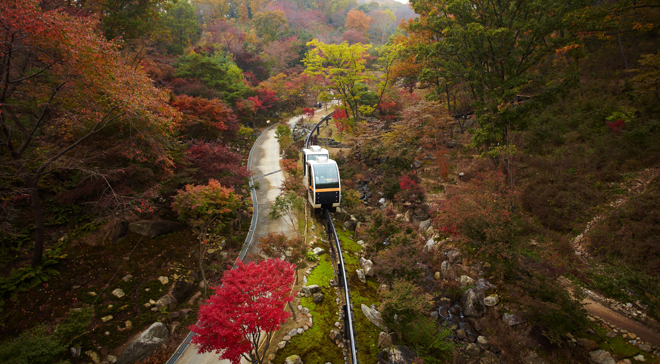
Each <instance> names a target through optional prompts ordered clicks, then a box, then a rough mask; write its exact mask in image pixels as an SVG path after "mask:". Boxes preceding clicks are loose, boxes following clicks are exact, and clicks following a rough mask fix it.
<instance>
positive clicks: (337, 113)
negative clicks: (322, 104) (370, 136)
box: [332, 109, 348, 120]
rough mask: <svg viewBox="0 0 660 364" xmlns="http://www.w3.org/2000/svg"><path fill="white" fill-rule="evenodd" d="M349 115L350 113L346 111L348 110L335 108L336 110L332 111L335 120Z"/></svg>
mask: <svg viewBox="0 0 660 364" xmlns="http://www.w3.org/2000/svg"><path fill="white" fill-rule="evenodd" d="M347 117H348V114H347V113H346V110H343V109H340V110H335V112H333V113H332V118H333V119H335V120H341V119H346V118H347Z"/></svg>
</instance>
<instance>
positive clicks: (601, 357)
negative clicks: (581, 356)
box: [589, 350, 616, 364]
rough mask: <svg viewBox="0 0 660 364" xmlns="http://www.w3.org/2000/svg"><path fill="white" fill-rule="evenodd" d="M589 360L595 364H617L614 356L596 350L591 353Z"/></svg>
mask: <svg viewBox="0 0 660 364" xmlns="http://www.w3.org/2000/svg"><path fill="white" fill-rule="evenodd" d="M589 358H590V359H591V362H592V363H594V364H616V360H614V358H612V354H610V353H609V352H607V351H605V350H594V351H592V352H590V353H589Z"/></svg>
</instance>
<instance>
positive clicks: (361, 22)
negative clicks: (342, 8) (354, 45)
mask: <svg viewBox="0 0 660 364" xmlns="http://www.w3.org/2000/svg"><path fill="white" fill-rule="evenodd" d="M370 26H371V18H370V17H368V16H367V14H365V13H363V12H361V11H360V10H355V9H353V10H351V11H349V12H348V14H346V24H345V27H346V29H349V30H357V31H360V32H362V33H366V32H367V30H369V27H370Z"/></svg>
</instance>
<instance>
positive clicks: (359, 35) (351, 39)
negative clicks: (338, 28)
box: [341, 29, 369, 45]
mask: <svg viewBox="0 0 660 364" xmlns="http://www.w3.org/2000/svg"><path fill="white" fill-rule="evenodd" d="M341 40H342V41H345V42H348V44H349V45H353V44H358V43H362V44H366V43H368V42H369V39H367V36H366V35H365V33H364V32H361V31H359V30H355V29H349V30H347V31H345V32H344V34H342V36H341Z"/></svg>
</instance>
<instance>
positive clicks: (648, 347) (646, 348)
mask: <svg viewBox="0 0 660 364" xmlns="http://www.w3.org/2000/svg"><path fill="white" fill-rule="evenodd" d="M638 347H639V350H642V351H646V352H647V353H650V352H651V351H652V350H653V348H652V347H651V345H649V344H640V345H639V346H638Z"/></svg>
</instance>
